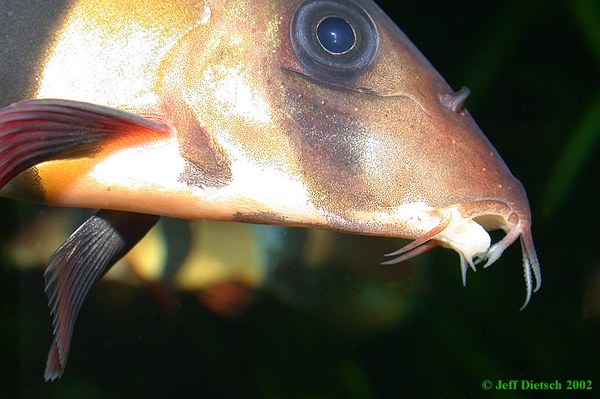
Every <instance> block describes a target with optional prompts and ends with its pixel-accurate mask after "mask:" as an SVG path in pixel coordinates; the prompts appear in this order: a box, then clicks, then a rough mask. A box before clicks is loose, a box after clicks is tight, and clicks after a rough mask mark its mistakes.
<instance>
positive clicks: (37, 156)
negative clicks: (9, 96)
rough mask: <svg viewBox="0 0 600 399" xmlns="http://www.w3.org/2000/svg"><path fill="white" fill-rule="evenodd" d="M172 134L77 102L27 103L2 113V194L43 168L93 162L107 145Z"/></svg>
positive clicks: (140, 119) (131, 116)
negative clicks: (134, 137) (86, 160)
mask: <svg viewBox="0 0 600 399" xmlns="http://www.w3.org/2000/svg"><path fill="white" fill-rule="evenodd" d="M171 131H172V128H171V127H170V126H168V125H164V124H160V123H158V122H155V121H152V120H150V119H146V118H143V117H141V116H138V115H135V114H132V113H129V112H124V111H120V110H118V109H115V108H109V107H104V106H101V105H94V104H89V103H84V102H78V101H68V100H26V101H21V102H18V103H15V104H12V105H10V106H8V107H6V108H2V109H0V188H2V187H4V185H6V183H8V182H9V181H10V180H11V179H12V178H13V177H15V176H16V175H18V174H19V173H21V172H23V171H25V170H26V169H28V168H30V167H32V166H35V165H37V164H39V163H42V162H46V161H51V160H55V159H71V158H81V157H89V156H92V155H93V154H94V153H96V152H97V151H98V150H100V149H101V148H102V146H103V144H105V143H106V142H107V141H109V140H112V139H115V138H119V137H123V136H124V135H129V134H133V133H135V134H136V135H141V136H142V137H143V136H151V137H156V136H157V135H161V136H162V135H168V134H170V132H171Z"/></svg>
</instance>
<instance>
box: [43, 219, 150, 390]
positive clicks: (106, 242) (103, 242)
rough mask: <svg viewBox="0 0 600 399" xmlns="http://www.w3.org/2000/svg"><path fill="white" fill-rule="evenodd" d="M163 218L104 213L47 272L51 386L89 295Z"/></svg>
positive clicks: (57, 255)
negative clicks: (50, 332)
mask: <svg viewBox="0 0 600 399" xmlns="http://www.w3.org/2000/svg"><path fill="white" fill-rule="evenodd" d="M158 219H159V217H158V216H155V215H146V214H141V213H132V212H121V211H109V210H101V211H99V212H97V213H96V214H94V215H93V216H92V217H90V218H89V219H88V220H87V221H86V222H85V223H84V224H83V225H81V227H79V229H77V231H75V232H74V233H73V234H72V235H71V236H70V237H69V239H68V240H67V241H66V242H65V243H64V244H63V245H62V246H61V247H60V248H59V249H58V250H57V251H56V252H55V253H54V254H53V255H52V257H51V258H50V261H49V263H48V267H47V268H46V272H45V273H44V277H45V279H46V289H45V291H46V294H47V295H48V302H49V306H50V310H51V313H52V317H53V320H52V324H53V326H54V340H53V342H52V346H51V348H50V352H49V353H48V360H47V362H46V371H45V372H44V378H45V379H46V381H49V380H54V379H56V378H58V377H60V376H61V375H62V373H63V370H64V367H65V364H66V362H67V357H68V354H69V345H70V341H71V334H72V332H73V326H74V324H75V319H76V317H77V314H78V312H79V309H80V308H81V305H82V303H83V300H84V299H85V297H86V295H87V293H88V292H89V291H90V289H91V288H92V286H93V285H94V284H95V283H96V282H97V281H98V280H99V279H100V278H101V277H102V276H103V275H104V274H105V273H106V272H107V271H108V270H109V269H110V268H111V267H112V266H113V265H114V264H115V263H116V262H117V261H118V260H119V259H120V258H121V257H122V256H123V255H125V254H126V253H127V252H128V251H129V250H130V249H131V248H132V247H133V246H134V245H135V244H136V243H137V242H138V241H139V240H141V239H142V237H144V235H145V234H146V233H147V232H148V231H149V230H150V228H152V226H154V224H155V223H156V222H157V221H158Z"/></svg>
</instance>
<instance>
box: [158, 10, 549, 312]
mask: <svg viewBox="0 0 600 399" xmlns="http://www.w3.org/2000/svg"><path fill="white" fill-rule="evenodd" d="M248 15H252V18H248ZM265 27H266V28H265ZM190 55H192V56H190ZM182 60H186V61H182ZM162 70H163V75H162V76H163V78H162V79H163V80H162V81H163V83H164V87H169V88H170V89H169V90H170V91H171V94H169V95H170V96H171V98H173V96H174V97H175V98H177V99H178V100H177V102H179V103H180V104H181V103H183V104H184V105H183V107H182V108H184V109H185V110H186V111H185V112H189V113H191V114H192V117H191V119H193V120H194V121H196V122H197V123H198V125H199V126H197V127H196V129H200V130H207V131H209V132H210V135H211V136H212V137H214V140H216V142H218V143H219V146H220V147H221V148H223V152H224V153H225V154H227V155H226V157H227V158H228V160H229V161H230V162H231V163H230V166H231V170H232V176H231V178H232V180H235V179H236V178H237V179H250V180H253V181H254V182H257V181H260V180H261V179H262V180H263V181H264V182H265V183H264V184H260V183H254V184H255V185H256V189H257V191H260V193H261V195H262V196H264V195H265V193H268V195H269V196H270V197H271V198H277V200H276V201H260V199H259V197H260V196H261V195H256V196H255V198H257V201H256V203H255V204H254V205H255V206H252V207H248V209H247V212H244V211H240V212H238V213H236V219H237V220H241V221H251V222H260V223H276V224H281V223H284V224H291V225H313V226H321V227H326V228H331V229H336V230H340V231H345V232H353V233H360V234H371V235H381V236H391V237H404V238H412V239H415V240H416V241H415V242H414V243H413V245H412V246H409V247H407V249H405V250H401V251H398V252H397V253H395V254H396V255H402V256H401V257H399V258H398V259H400V260H404V259H406V258H407V257H408V256H412V255H414V254H417V253H420V252H422V250H423V249H426V248H428V247H430V246H432V245H433V244H440V245H442V246H445V247H449V248H452V249H454V250H456V251H457V252H458V253H459V255H460V257H461V266H462V270H463V280H464V278H465V274H466V270H467V267H468V266H471V267H473V268H474V264H475V263H477V262H481V261H485V262H486V265H490V264H492V263H493V262H494V261H495V260H497V259H498V258H499V257H500V255H501V254H502V252H503V251H504V249H505V248H507V247H508V246H509V245H510V244H512V243H513V242H514V241H515V240H516V239H517V238H519V237H520V239H521V242H522V246H523V259H524V269H525V276H526V280H527V292H528V299H527V300H529V295H530V293H531V292H532V290H533V280H532V272H533V273H534V274H535V279H536V282H537V286H536V289H537V288H538V287H539V283H540V274H539V267H538V261H537V257H536V254H535V249H534V247H533V241H532V238H531V215H530V209H529V204H528V200H527V197H526V194H525V190H524V188H523V186H522V185H521V183H520V182H519V181H518V180H517V179H516V178H515V177H514V176H513V175H512V174H511V172H510V171H509V169H508V167H507V166H506V165H505V163H504V162H503V160H502V159H501V157H500V156H499V154H498V153H497V151H496V150H495V149H494V147H493V146H492V145H491V143H490V142H489V141H488V140H487V138H486V137H485V136H484V134H483V133H482V132H481V130H480V129H479V127H478V126H477V124H476V123H475V121H474V120H473V118H472V117H471V115H470V114H469V112H468V111H467V110H466V108H465V107H464V104H463V103H464V100H465V98H466V97H467V95H468V89H466V88H463V89H461V90H459V91H458V92H455V91H453V90H452V89H451V88H450V86H449V85H448V84H447V83H446V82H445V80H444V79H443V78H442V77H441V76H440V74H439V73H438V72H437V71H436V70H435V69H434V68H433V67H432V66H431V64H430V63H429V62H428V61H427V59H426V58H425V57H424V56H423V55H422V54H421V53H420V51H419V50H418V49H417V48H416V47H415V46H414V45H413V44H412V43H411V42H410V40H409V39H408V38H407V37H406V35H405V34H404V33H403V32H402V31H401V30H400V29H399V28H398V27H397V26H396V25H395V24H394V23H393V21H391V20H390V19H389V17H388V16H387V15H386V14H385V13H384V12H383V11H382V10H381V9H380V8H379V7H378V6H377V5H376V4H375V3H374V2H372V1H369V0H339V1H338V0H336V1H334V0H306V1H272V2H261V3H255V2H253V3H252V4H251V5H250V4H249V3H248V2H245V1H239V2H228V6H227V7H224V8H219V9H215V10H214V12H213V14H212V15H211V20H209V21H208V22H207V24H206V25H204V26H202V27H198V28H196V29H195V30H192V31H190V32H189V34H188V35H186V37H185V38H184V39H183V40H181V41H180V42H179V43H178V45H177V46H175V47H174V49H173V51H172V53H171V55H170V57H167V61H166V62H165V63H164V64H163V69H162ZM173 87H176V88H177V89H176V91H177V93H176V94H173V89H172V88H173ZM177 119H180V120H181V119H186V118H181V117H178V118H177ZM187 119H190V118H187ZM193 130H194V129H187V131H193ZM180 141H181V142H185V141H186V139H184V140H180ZM187 141H188V142H193V140H187ZM184 147H185V145H184ZM184 152H185V149H184ZM249 170H256V171H258V172H257V175H256V176H254V178H252V176H250V175H248V171H249ZM236 171H243V173H241V172H240V173H236ZM238 176H239V177H238ZM269 176H271V177H273V178H272V179H269ZM277 176H286V178H284V179H283V180H285V182H284V181H283V180H281V179H277V178H276V177H277ZM251 191H252V190H251V189H250V190H248V191H246V192H245V194H244V195H247V196H252V195H253V194H251ZM493 229H502V230H504V231H505V232H506V235H505V237H504V238H502V239H501V240H500V241H499V242H497V243H495V244H492V243H491V239H490V236H489V234H488V232H487V231H488V230H493ZM430 240H431V241H430Z"/></svg>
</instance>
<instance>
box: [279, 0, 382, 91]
mask: <svg viewBox="0 0 600 399" xmlns="http://www.w3.org/2000/svg"><path fill="white" fill-rule="evenodd" d="M290 30H291V32H290V38H291V41H292V48H293V49H294V53H295V54H296V57H298V60H299V61H300V63H301V64H302V66H303V67H304V68H306V70H307V71H308V72H310V73H311V74H312V75H314V76H315V77H317V78H320V79H324V80H327V81H332V82H340V81H341V82H343V81H347V80H350V79H352V78H355V77H356V76H359V75H360V74H362V73H364V72H365V71H366V70H367V69H368V67H369V66H370V65H371V64H372V63H373V61H374V59H375V57H376V55H377V50H378V46H379V35H378V32H377V28H376V27H375V23H374V22H373V20H372V19H371V17H370V16H369V14H367V12H366V11H365V10H364V9H363V8H361V7H360V6H359V5H358V4H356V3H354V2H353V1H349V0H345V1H341V0H338V1H334V0H307V1H305V2H303V3H302V4H300V6H299V7H298V8H297V9H296V12H295V13H294V16H293V17H292V23H291V25H290Z"/></svg>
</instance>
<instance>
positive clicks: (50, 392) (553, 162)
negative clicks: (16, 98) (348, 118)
mask: <svg viewBox="0 0 600 399" xmlns="http://www.w3.org/2000/svg"><path fill="white" fill-rule="evenodd" d="M381 4H382V7H383V8H384V9H386V11H387V12H388V13H389V14H390V15H391V16H392V18H393V19H394V20H395V21H396V22H397V23H398V25H399V26H400V27H401V28H402V29H403V30H404V32H405V33H406V34H407V35H408V36H409V37H410V38H411V39H412V41H413V42H414V43H415V44H416V45H417V47H419V48H420V50H421V51H422V52H423V53H424V54H425V56H426V57H427V58H428V59H429V60H430V61H431V63H432V64H433V65H434V66H435V67H436V68H437V69H438V70H439V71H440V73H441V74H442V75H443V76H444V77H445V78H446V80H447V81H448V82H449V83H450V85H451V86H452V87H454V88H455V89H458V88H460V87H461V86H462V85H466V86H468V87H469V88H470V89H471V93H472V94H471V97H470V98H469V99H468V100H467V103H466V105H467V107H468V108H469V110H470V112H471V113H472V114H473V116H474V118H475V119H476V120H477V122H478V123H479V125H480V126H481V128H482V130H483V131H484V132H486V134H487V136H488V137H489V138H490V140H491V141H492V142H493V143H494V145H495V147H496V148H497V149H498V151H499V152H500V154H502V157H503V158H504V160H505V161H506V163H507V164H508V165H509V167H510V168H511V170H512V171H513V173H514V174H515V175H516V176H517V177H518V178H519V179H520V180H521V181H522V182H523V184H524V186H525V187H526V189H527V192H528V195H529V198H530V203H531V207H532V212H533V221H534V226H533V232H534V240H535V243H536V248H537V251H538V255H539V258H540V262H541V267H542V273H543V279H544V280H543V284H542V288H541V290H540V291H539V292H538V293H536V294H535V295H534V296H533V299H532V302H531V303H530V305H529V306H528V307H527V308H526V309H525V310H523V311H519V310H518V309H519V307H520V306H521V303H522V301H523V299H524V295H525V292H524V291H525V289H524V282H523V276H522V269H521V258H520V250H519V249H518V246H517V245H514V246H513V247H511V248H510V249H509V250H508V251H507V253H506V254H505V255H504V256H503V257H502V259H501V260H500V261H498V262H497V263H496V264H494V265H493V267H490V268H489V269H485V270H479V271H478V272H477V273H469V277H468V284H467V287H466V288H463V287H462V286H461V284H460V278H459V276H460V275H459V272H458V257H457V256H456V254H454V253H452V252H450V251H446V250H436V251H433V252H432V253H430V254H428V255H425V256H424V257H423V258H424V260H423V261H420V262H421V265H420V267H422V268H423V270H425V272H424V276H423V277H422V280H420V281H421V282H420V283H419V287H421V288H420V289H418V290H416V291H418V293H417V294H416V295H415V298H412V299H407V304H408V305H406V306H407V307H409V308H410V310H409V311H407V312H405V313H403V316H402V317H397V318H396V319H394V321H392V322H389V323H387V324H385V325H384V326H378V327H377V328H375V327H373V328H372V329H369V328H364V329H356V328H350V327H348V325H351V324H353V323H354V324H359V325H366V326H368V324H369V323H372V322H373V321H372V319H371V318H369V315H368V313H367V314H365V313H360V312H358V311H356V313H355V312H354V311H353V310H354V308H353V306H354V303H355V302H354V298H355V297H362V298H365V297H367V299H369V297H368V295H366V296H365V292H364V286H361V284H360V281H359V282H358V283H357V282H356V281H355V279H354V276H355V275H356V274H355V272H354V271H348V272H347V274H346V272H344V271H343V270H344V269H342V268H335V270H337V272H335V273H334V272H332V271H331V272H327V271H323V270H320V271H318V272H317V271H312V272H311V271H305V274H309V275H310V277H308V278H307V277H306V275H305V274H302V276H303V277H298V275H300V274H301V273H300V272H298V271H297V270H296V273H290V274H288V275H286V276H284V277H285V278H287V279H288V280H289V279H290V278H292V279H293V278H302V279H303V281H304V282H303V284H297V282H295V283H294V282H292V283H290V286H294V287H296V295H298V296H300V297H301V296H303V295H304V296H307V297H308V296H310V301H308V302H310V304H311V305H306V304H304V305H303V304H295V303H293V301H282V300H281V299H280V297H279V296H278V295H276V294H274V292H275V291H274V290H273V289H264V290H259V292H258V293H257V294H256V295H255V299H254V301H253V302H252V304H250V305H249V306H247V307H246V308H245V309H244V310H243V311H242V312H240V314H239V315H238V316H236V317H222V316H219V315H217V314H215V313H214V312H211V311H209V310H207V309H206V308H205V307H204V306H203V305H202V303H200V302H199V301H198V300H197V297H196V296H195V295H192V294H184V293H180V294H177V308H178V311H177V312H176V313H175V314H174V315H171V316H169V317H164V316H163V315H162V313H161V310H160V309H161V307H160V303H159V298H158V297H157V296H156V295H153V291H151V290H144V289H134V288H130V287H127V286H123V285H121V284H118V283H104V284H100V285H99V286H98V287H97V289H96V290H94V291H93V293H92V294H91V295H90V297H89V298H88V301H87V302H86V304H85V306H84V307H83V310H82V313H81V316H80V318H79V320H78V325H77V328H76V330H75V334H74V341H73V345H72V352H71V357H70V359H69V364H68V366H67V370H66V373H65V375H64V377H63V378H62V379H61V380H59V381H58V382H54V383H48V384H46V383H44V382H43V379H42V373H43V367H44V365H45V357H46V353H47V349H48V346H49V344H50V338H51V329H50V319H49V316H48V314H47V313H48V312H47V307H46V299H45V297H44V294H43V279H42V270H41V269H36V270H30V271H22V270H21V271H18V270H15V269H14V268H13V267H11V266H10V265H7V264H5V263H6V261H3V263H2V265H1V267H0V350H1V351H2V353H3V354H2V363H1V364H2V366H1V367H2V369H3V370H2V374H1V377H0V378H1V380H0V381H2V390H3V391H2V392H0V396H2V397H31V398H34V397H35V398H37V397H50V398H80V397H86V398H108V397H110V398H120V397H123V398H129V397H180V396H189V395H194V396H197V397H245V398H252V397H265V398H274V397H282V398H328V397H349V398H392V397H393V398H395V397H444V398H445V397H508V396H510V397H523V398H526V397H537V396H542V394H544V393H543V392H535V391H516V392H514V391H513V392H508V393H507V392H498V391H494V390H492V391H485V390H483V389H482V387H481V385H482V381H484V380H491V381H492V382H494V383H496V381H497V380H499V379H501V380H504V381H507V380H511V379H526V380H534V381H547V382H551V381H554V380H560V381H563V382H564V380H566V379H577V380H591V381H592V383H593V391H592V392H589V391H588V392H586V394H587V396H589V397H591V396H592V395H593V392H596V395H595V396H597V393H598V391H600V362H598V359H600V255H599V253H598V248H599V244H598V233H597V229H598V222H599V221H600V220H599V218H598V209H597V207H598V199H599V198H600V197H599V194H598V178H599V170H600V169H599V164H598V140H597V139H598V135H599V131H600V91H599V88H600V85H599V83H600V79H599V76H600V74H599V64H600V11H599V7H600V6H599V5H598V2H597V1H594V0H563V1H560V0H557V1H541V0H528V1H522V0H502V1H494V2H481V1H475V0H454V1H434V0H425V1H421V0H419V1H417V0H410V1H407V0H405V1H400V2H396V1H391V0H390V1H383V2H381ZM0 207H1V209H0V212H1V213H0V214H1V215H2V223H1V224H0V229H1V232H2V234H3V236H2V237H8V236H10V235H11V233H12V232H13V231H15V230H16V229H18V228H19V227H21V226H22V225H23V224H24V223H26V221H27V220H28V218H29V217H31V212H33V209H37V208H31V207H29V206H28V205H22V204H17V203H15V202H13V201H7V200H2V201H1V202H0ZM339 240H340V241H341V242H344V240H346V238H344V237H341V238H340V239H339ZM348 242H351V243H356V239H354V238H352V239H351V238H349V239H348ZM365 242H366V243H369V244H371V243H373V245H377V243H376V240H375V239H365ZM379 260H380V258H379V257H375V259H374V260H373V263H372V264H364V265H361V267H364V268H372V269H373V270H379V269H381V267H380V266H378V265H377V262H378V261H379ZM298 267H299V268H300V267H301V265H298ZM394 267H396V268H402V267H404V266H403V265H397V266H394ZM333 269H334V265H332V270H333ZM374 273H378V272H377V271H375V272H374ZM381 273H387V272H386V271H382V272H381ZM282 278H283V277H282ZM370 278H373V277H372V276H371V277H370ZM374 279H375V280H376V281H378V282H379V284H381V286H382V287H383V288H381V289H386V285H393V284H397V283H395V282H394V281H392V280H390V279H386V278H385V276H383V277H382V278H378V277H375V278H374ZM340 281H341V282H347V281H353V282H352V284H350V283H348V284H349V285H348V286H349V287H350V289H348V286H347V287H345V288H346V289H345V290H341V291H337V290H335V289H334V288H332V287H336V285H340ZM329 282H331V284H329ZM342 285H343V284H342ZM298 286H299V287H298ZM361 287H362V288H361ZM373 292H375V293H377V292H379V291H377V290H374V291H373ZM371 299H372V298H371ZM336 301H337V305H335V306H334V305H332V303H334V302H336ZM375 302H376V301H375ZM340 304H342V305H340ZM336 306H337V307H336ZM340 306H341V307H340ZM386 306H397V305H396V304H392V303H387V304H386V302H385V301H380V302H377V304H376V307H377V309H379V310H378V311H380V312H385V311H386V309H385V308H386ZM340 309H343V311H342V310H340ZM382 309H383V310H382ZM374 313H375V312H374ZM332 315H333V316H332ZM332 317H333V319H334V321H332ZM336 317H339V318H340V320H339V323H338V322H335V319H336ZM342 319H344V320H342ZM346 319H351V321H352V323H350V322H348V320H346ZM358 330H360V332H358ZM365 330H366V331H368V332H365ZM563 387H565V386H564V385H563ZM562 394H564V396H565V397H566V396H570V397H573V396H574V395H573V394H572V392H571V393H569V392H566V391H563V392H562ZM567 394H569V395H567Z"/></svg>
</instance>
